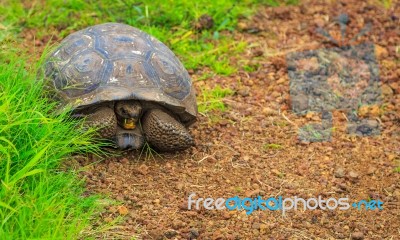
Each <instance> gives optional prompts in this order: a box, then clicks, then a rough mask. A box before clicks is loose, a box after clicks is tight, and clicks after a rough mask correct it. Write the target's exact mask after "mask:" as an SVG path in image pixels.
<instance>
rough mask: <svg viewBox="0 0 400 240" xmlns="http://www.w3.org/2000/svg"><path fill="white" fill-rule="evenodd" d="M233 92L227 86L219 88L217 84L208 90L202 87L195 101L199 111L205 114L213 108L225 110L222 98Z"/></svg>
mask: <svg viewBox="0 0 400 240" xmlns="http://www.w3.org/2000/svg"><path fill="white" fill-rule="evenodd" d="M233 93H234V92H233V90H231V89H229V88H221V86H219V85H217V86H215V87H214V88H213V89H210V90H205V89H204V90H203V91H202V92H201V94H200V95H199V97H198V101H197V103H198V110H199V112H200V113H204V114H206V113H208V112H211V111H213V110H219V111H225V110H226V105H225V103H224V102H223V101H222V100H223V99H224V98H225V97H227V96H230V95H232V94H233Z"/></svg>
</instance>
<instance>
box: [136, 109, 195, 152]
mask: <svg viewBox="0 0 400 240" xmlns="http://www.w3.org/2000/svg"><path fill="white" fill-rule="evenodd" d="M142 127H143V132H144V135H145V137H146V140H147V141H148V142H149V143H150V145H152V146H154V147H155V148H157V149H158V150H161V151H166V152H171V151H178V150H184V149H187V148H189V147H191V146H193V145H194V140H193V138H192V136H191V135H190V133H189V132H188V130H187V129H186V128H185V126H183V125H182V124H181V123H180V122H179V121H177V120H176V119H175V118H173V117H172V116H171V115H170V114H168V113H167V112H165V111H163V110H161V109H151V110H149V111H147V112H146V113H145V115H144V116H143V119H142Z"/></svg>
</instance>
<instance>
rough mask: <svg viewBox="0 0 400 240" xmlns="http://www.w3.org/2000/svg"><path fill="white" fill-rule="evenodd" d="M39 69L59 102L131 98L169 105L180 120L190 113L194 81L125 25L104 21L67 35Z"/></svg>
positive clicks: (81, 104) (76, 104)
mask: <svg viewBox="0 0 400 240" xmlns="http://www.w3.org/2000/svg"><path fill="white" fill-rule="evenodd" d="M45 75H46V79H48V80H50V82H51V83H53V86H54V90H56V96H57V98H58V99H60V100H61V107H63V108H65V107H67V106H68V107H72V109H83V108H85V107H88V106H93V105H95V104H99V103H103V102H107V101H118V100H129V99H135V100H141V101H150V102H155V103H158V104H160V105H162V106H164V107H166V108H168V109H170V110H171V111H172V113H174V114H176V115H177V116H178V117H179V118H180V120H181V121H182V122H183V123H185V124H186V125H189V124H190V123H192V122H194V121H195V119H196V114H197V104H196V96H195V92H194V87H193V85H192V82H191V79H190V77H189V74H188V72H187V71H186V69H185V68H184V66H183V65H182V63H181V62H180V61H179V60H178V58H177V57H176V56H175V54H174V53H173V52H172V51H171V50H170V49H168V47H167V46H165V45H164V44H163V43H162V42H160V41H158V40H157V39H155V38H154V37H152V36H150V35H149V34H147V33H145V32H143V31H141V30H139V29H137V28H134V27H131V26H129V25H125V24H120V23H105V24H100V25H95V26H92V27H88V28H86V29H83V30H80V31H78V32H75V33H73V34H71V35H69V36H68V37H66V38H65V39H64V40H63V41H62V42H61V44H60V46H59V47H58V48H57V49H56V50H55V51H54V52H52V54H51V55H50V57H49V58H48V59H47V61H46V64H45Z"/></svg>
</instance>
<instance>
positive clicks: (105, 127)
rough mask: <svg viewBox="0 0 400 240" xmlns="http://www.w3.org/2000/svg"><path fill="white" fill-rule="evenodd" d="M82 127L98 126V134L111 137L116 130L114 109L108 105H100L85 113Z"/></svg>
mask: <svg viewBox="0 0 400 240" xmlns="http://www.w3.org/2000/svg"><path fill="white" fill-rule="evenodd" d="M84 127H85V128H86V129H87V128H90V127H96V128H99V130H98V135H99V137H101V138H104V139H113V138H114V137H115V134H116V132H117V118H116V116H115V113H114V110H113V109H111V108H109V107H101V108H98V109H96V110H95V111H94V112H91V113H89V114H87V117H86V119H85V121H84Z"/></svg>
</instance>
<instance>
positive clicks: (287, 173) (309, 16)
mask: <svg viewBox="0 0 400 240" xmlns="http://www.w3.org/2000/svg"><path fill="white" fill-rule="evenodd" d="M366 2H368V3H366ZM339 13H347V14H349V16H350V24H349V26H348V29H347V38H346V39H350V38H352V37H353V36H355V34H357V33H358V32H359V31H360V30H361V28H362V27H363V26H364V25H365V23H366V22H368V21H372V24H373V28H372V30H371V32H370V33H368V34H366V36H365V37H362V38H361V40H360V41H358V42H362V41H366V40H368V41H371V42H373V43H374V44H376V45H375V47H376V55H377V58H378V62H379V68H380V76H381V81H382V83H383V86H382V92H383V95H384V104H383V106H384V107H380V108H379V109H378V112H376V111H375V112H374V111H372V110H371V112H370V114H371V116H373V117H374V118H376V119H378V120H379V121H380V122H381V124H382V130H381V135H379V136H374V137H356V136H350V135H348V134H347V133H346V131H345V128H346V121H347V120H346V118H345V116H344V115H343V114H342V113H340V112H335V113H334V126H335V131H334V133H333V136H332V141H331V142H322V143H318V142H313V143H302V142H300V141H299V140H298V137H297V134H298V128H299V127H301V126H303V125H304V124H306V123H307V122H309V121H313V120H317V119H318V116H316V115H312V114H309V115H307V116H306V117H301V116H297V115H296V114H294V113H293V112H292V111H291V103H290V96H289V78H288V74H287V66H286V60H285V59H286V58H285V56H286V54H288V53H290V52H295V51H302V50H309V49H319V48H326V47H332V44H331V43H329V42H328V41H326V39H325V38H323V37H322V36H321V35H319V34H317V33H316V31H315V30H316V28H317V27H323V28H325V29H327V30H329V32H330V33H331V35H333V36H334V37H335V38H340V34H339V33H340V31H339V27H338V26H337V25H335V24H334V18H335V17H337V16H338V14H339ZM239 28H240V29H241V31H240V32H236V33H235V34H234V35H233V36H232V37H234V38H235V39H238V40H244V41H246V42H248V46H249V48H248V50H247V51H246V52H245V54H244V55H243V56H241V59H232V60H233V61H244V62H246V63H249V64H253V65H254V66H258V69H257V70H256V71H254V72H252V73H248V72H245V71H239V72H238V73H236V74H234V75H233V76H230V77H222V76H216V77H214V78H213V79H209V80H207V81H198V80H197V79H199V77H200V76H202V75H203V74H204V73H206V72H207V71H208V70H207V69H202V70H199V71H196V72H194V73H191V76H192V78H193V81H194V85H195V86H196V88H197V90H198V91H200V88H212V87H214V86H215V85H217V84H218V85H221V86H222V87H225V88H230V89H233V90H234V91H235V94H234V95H233V96H229V97H227V98H226V99H225V100H224V102H225V104H226V105H227V106H228V109H227V110H226V111H225V112H218V111H215V112H212V113H209V114H207V115H203V114H199V116H198V122H197V123H196V124H195V125H194V126H193V127H192V128H191V132H192V133H193V135H194V136H195V139H196V146H195V147H193V148H191V149H189V150H187V151H184V152H180V153H176V154H161V155H160V156H158V155H155V156H154V158H148V159H145V158H144V157H143V155H142V157H141V159H139V155H140V152H132V151H128V152H124V153H123V154H122V156H121V157H116V158H110V159H106V160H103V161H101V162H99V163H96V164H93V165H92V166H91V167H89V168H88V172H86V173H84V175H85V177H86V178H87V187H88V189H89V191H90V192H92V193H105V194H106V195H108V196H110V197H111V198H114V199H117V200H118V201H120V202H121V204H120V206H119V207H111V208H110V209H108V210H107V212H105V213H104V214H103V215H102V219H103V220H104V221H112V220H114V219H116V218H117V217H122V218H123V219H124V221H122V223H121V224H119V225H118V227H117V228H115V229H113V230H111V231H110V232H109V233H108V234H107V235H106V236H105V238H115V239H130V238H131V237H132V236H136V238H137V239H168V238H169V239H400V204H399V201H400V181H399V178H400V173H399V172H398V171H395V169H396V167H398V166H399V161H400V111H399V108H400V104H399V103H400V97H399V93H400V81H399V78H400V3H399V2H397V3H396V1H392V6H391V8H384V6H383V5H381V4H379V3H377V2H376V1H355V0H352V1H313V0H312V1H302V3H301V4H300V5H298V6H288V7H279V8H270V7H262V8H260V9H259V11H258V13H257V14H256V15H255V16H254V17H253V18H251V19H250V20H242V21H240V23H239ZM375 110H376V109H375ZM98 160H99V159H91V160H89V162H94V161H98ZM85 163H87V162H86V161H85ZM191 193H196V196H197V197H202V198H207V197H213V198H214V199H216V198H219V197H224V198H229V197H233V196H236V195H238V196H240V197H256V196H258V195H260V196H264V198H268V197H271V196H283V197H293V196H298V197H303V198H306V199H307V198H311V197H317V196H320V195H321V196H322V197H323V198H325V199H327V198H330V197H335V198H340V197H348V198H349V199H350V201H351V202H353V201H359V200H363V199H380V200H381V201H383V202H384V205H383V206H384V209H383V210H381V211H379V210H374V211H372V210H369V211H366V210H357V209H353V208H350V209H349V210H346V211H340V210H334V211H328V210H321V209H319V208H318V209H316V210H308V211H302V210H297V211H295V210H291V211H288V212H287V213H286V215H285V216H283V215H282V212H281V211H268V210H267V211H254V212H253V213H252V214H250V215H246V214H245V212H244V211H236V210H235V211H228V210H220V211H218V210H213V211H206V210H204V209H201V210H188V207H187V199H188V196H189V195H190V194H191Z"/></svg>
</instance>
